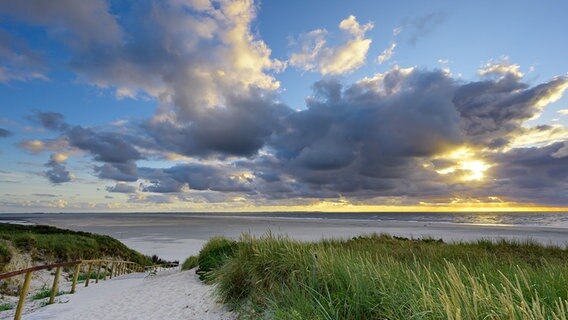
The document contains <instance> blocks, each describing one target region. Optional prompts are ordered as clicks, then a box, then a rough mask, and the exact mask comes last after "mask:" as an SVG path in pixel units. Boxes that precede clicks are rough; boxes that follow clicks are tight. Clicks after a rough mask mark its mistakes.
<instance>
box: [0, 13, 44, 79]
mask: <svg viewBox="0 0 568 320" xmlns="http://www.w3.org/2000/svg"><path fill="white" fill-rule="evenodd" d="M4 5H5V3H4ZM0 6H2V4H0ZM44 69H45V66H44V62H43V59H42V57H41V56H40V55H39V54H38V53H36V52H35V51H33V50H31V49H30V48H29V47H28V46H27V45H26V43H25V42H24V41H22V40H20V39H19V38H17V37H15V36H13V35H11V34H9V33H8V32H7V31H5V30H3V29H0V83H7V82H10V81H14V80H16V81H26V80H48V78H47V76H45V75H44V72H45V71H44Z"/></svg>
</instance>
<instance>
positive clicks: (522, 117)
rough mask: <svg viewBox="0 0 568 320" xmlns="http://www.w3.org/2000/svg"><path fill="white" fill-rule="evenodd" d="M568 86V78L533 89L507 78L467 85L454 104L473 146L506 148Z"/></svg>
mask: <svg viewBox="0 0 568 320" xmlns="http://www.w3.org/2000/svg"><path fill="white" fill-rule="evenodd" d="M567 83H568V78H566V77H559V78H556V79H553V80H552V81H549V82H547V83H543V84H540V85H537V86H535V87H532V88H529V87H528V85H527V84H525V83H522V82H520V80H519V79H518V78H515V77H512V76H506V77H504V78H502V79H499V80H497V81H481V82H472V83H468V84H465V85H463V86H461V87H459V89H458V90H457V91H456V94H455V97H454V99H453V102H454V104H455V107H456V109H457V110H458V111H459V113H460V115H461V118H462V120H463V121H462V123H463V128H464V131H465V133H466V134H467V135H468V136H469V137H470V138H471V140H472V142H474V143H481V144H484V145H486V146H488V147H490V148H494V147H502V146H504V145H506V144H507V142H508V139H509V138H510V135H511V134H513V133H515V132H516V131H517V130H519V129H520V128H521V125H522V123H523V122H524V121H526V120H528V119H531V118H532V117H534V116H535V115H537V114H539V113H540V112H541V111H542V108H543V107H544V105H546V104H547V103H546V100H547V99H549V98H550V97H551V96H553V95H555V94H558V92H560V93H561V92H562V91H563V90H564V89H565V88H566V85H567Z"/></svg>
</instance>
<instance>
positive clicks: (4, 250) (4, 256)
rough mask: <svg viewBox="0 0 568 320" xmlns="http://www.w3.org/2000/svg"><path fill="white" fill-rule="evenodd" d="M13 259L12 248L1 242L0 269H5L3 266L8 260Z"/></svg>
mask: <svg viewBox="0 0 568 320" xmlns="http://www.w3.org/2000/svg"><path fill="white" fill-rule="evenodd" d="M10 259H12V253H11V252H10V249H8V247H7V246H6V244H4V243H1V242H0V271H3V268H4V266H5V265H6V264H8V262H10Z"/></svg>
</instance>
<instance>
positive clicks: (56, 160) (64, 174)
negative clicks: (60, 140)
mask: <svg viewBox="0 0 568 320" xmlns="http://www.w3.org/2000/svg"><path fill="white" fill-rule="evenodd" d="M65 160H67V157H66V156H64V155H62V154H57V153H56V154H52V155H51V157H50V159H49V161H48V162H47V163H46V164H45V166H46V167H48V168H50V169H49V170H47V171H46V172H45V176H46V177H47V179H48V180H49V182H51V183H53V184H61V183H65V182H69V181H71V180H72V177H73V176H72V174H71V173H70V172H69V171H67V168H66V166H65Z"/></svg>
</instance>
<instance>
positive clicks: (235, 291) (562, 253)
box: [200, 235, 568, 320]
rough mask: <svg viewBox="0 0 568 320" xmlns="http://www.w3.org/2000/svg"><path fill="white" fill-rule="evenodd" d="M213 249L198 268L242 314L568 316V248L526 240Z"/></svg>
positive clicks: (262, 243) (379, 239) (250, 243)
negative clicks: (212, 261)
mask: <svg viewBox="0 0 568 320" xmlns="http://www.w3.org/2000/svg"><path fill="white" fill-rule="evenodd" d="M215 242H216V244H217V245H218V246H220V247H228V246H229V245H228V244H227V243H230V241H228V242H227V243H222V242H221V241H220V240H219V239H216V240H215ZM220 251H222V250H220V249H219V248H218V250H209V255H216V252H220ZM202 254H205V253H203V252H202ZM219 256H221V257H222V259H221V260H220V261H222V263H221V264H219V265H217V266H216V267H215V268H213V269H212V270H211V271H209V272H206V273H205V275H204V276H205V277H206V278H207V279H208V280H210V281H213V282H215V283H217V289H218V293H219V296H220V298H221V299H222V300H223V301H224V302H226V303H228V304H229V305H230V306H232V307H234V308H235V309H236V310H237V311H238V312H239V313H240V314H241V316H242V317H243V318H245V319H246V318H252V319H257V318H264V317H266V318H274V319H562V320H566V319H568V251H567V250H565V249H561V248H557V247H544V246H541V245H538V244H535V243H532V242H523V243H515V242H507V241H500V242H497V243H493V242H491V241H478V242H475V243H459V244H445V243H442V242H440V241H434V240H428V239H427V240H408V239H400V238H398V239H397V238H393V237H390V236H387V235H372V236H368V237H359V238H354V239H351V240H346V241H336V240H327V241H320V242H317V243H301V242H297V241H293V240H291V239H287V238H281V237H273V236H271V235H268V236H266V237H263V238H260V239H255V238H253V237H250V236H243V237H242V238H241V240H240V241H238V242H237V243H236V245H234V249H233V250H226V251H224V252H223V253H222V254H221V255H219ZM200 260H201V254H200Z"/></svg>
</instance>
